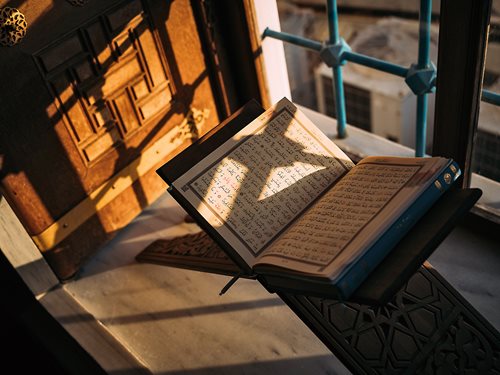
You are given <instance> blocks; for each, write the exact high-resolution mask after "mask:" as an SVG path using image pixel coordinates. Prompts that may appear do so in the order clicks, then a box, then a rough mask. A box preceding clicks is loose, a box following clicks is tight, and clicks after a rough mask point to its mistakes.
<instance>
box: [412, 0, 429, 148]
mask: <svg viewBox="0 0 500 375" xmlns="http://www.w3.org/2000/svg"><path fill="white" fill-rule="evenodd" d="M431 15H432V0H420V15H419V18H420V19H419V36H418V64H417V69H427V68H430V67H431V60H430V43H431ZM416 121H417V124H416V125H417V126H416V145H415V156H424V155H425V145H426V133H427V93H426V92H424V93H421V94H418V95H417V120H416Z"/></svg>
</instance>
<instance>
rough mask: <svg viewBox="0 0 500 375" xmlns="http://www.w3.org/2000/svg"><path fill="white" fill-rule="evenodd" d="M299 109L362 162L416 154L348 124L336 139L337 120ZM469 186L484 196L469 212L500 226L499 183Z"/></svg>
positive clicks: (479, 179)
mask: <svg viewBox="0 0 500 375" xmlns="http://www.w3.org/2000/svg"><path fill="white" fill-rule="evenodd" d="M299 107H300V109H301V110H302V111H303V112H304V113H305V114H306V115H307V117H309V119H310V120H311V121H312V122H313V123H315V124H316V126H318V127H319V128H320V129H321V130H322V131H323V132H324V133H325V134H326V135H327V136H328V137H330V138H332V139H334V140H335V143H336V144H337V145H338V146H339V147H340V148H342V150H344V152H346V153H347V154H349V155H353V156H355V157H357V158H359V159H362V158H364V157H366V156H370V155H392V156H405V157H408V156H410V157H412V156H414V155H415V151H414V150H413V149H411V148H409V147H406V146H402V145H400V144H398V143H395V142H392V141H389V140H388V139H385V138H383V137H380V136H378V135H375V134H372V133H369V132H366V131H364V130H362V129H359V128H356V127H354V126H350V125H347V135H348V136H347V138H345V139H335V138H336V137H337V121H336V120H335V119H332V118H330V117H328V116H325V115H323V114H321V113H318V112H316V111H313V110H311V109H308V108H305V107H302V106H299ZM471 187H477V188H480V189H481V190H482V192H483V195H482V196H481V198H480V199H479V201H478V202H477V203H476V205H475V206H474V208H473V209H472V212H473V213H474V214H476V215H479V216H481V217H484V218H486V219H488V220H491V221H493V222H494V223H497V224H500V201H499V200H498V197H500V183H498V182H496V181H493V180H491V179H489V178H486V177H483V176H480V175H478V174H476V173H473V174H472V178H471Z"/></svg>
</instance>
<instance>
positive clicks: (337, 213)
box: [259, 158, 442, 278]
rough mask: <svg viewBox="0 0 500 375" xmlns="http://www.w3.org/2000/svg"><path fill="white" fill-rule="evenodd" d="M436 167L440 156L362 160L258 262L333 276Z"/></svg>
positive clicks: (422, 185) (429, 179) (369, 241)
mask: <svg viewBox="0 0 500 375" xmlns="http://www.w3.org/2000/svg"><path fill="white" fill-rule="evenodd" d="M436 164H437V165H436ZM440 166H442V161H441V159H440V158H433V159H431V158H426V159H424V158H419V159H417V158H410V159H409V160H403V159H399V158H368V159H365V160H364V161H363V162H362V163H360V164H358V165H357V166H356V167H355V168H353V169H352V170H351V171H350V172H349V173H348V174H347V175H346V176H345V177H344V178H343V179H342V180H341V181H339V182H338V183H337V184H336V185H335V186H334V187H333V188H332V189H331V190H330V191H329V192H327V193H326V194H325V195H324V196H322V197H321V198H320V199H319V200H318V201H317V203H315V204H314V205H313V206H312V207H311V209H309V210H308V211H307V212H306V213H305V214H304V215H303V216H302V217H301V218H300V219H299V220H297V221H296V223H295V224H294V225H293V226H292V227H290V229H289V230H288V231H287V232H285V233H284V234H283V235H282V236H281V237H280V238H279V239H278V240H277V241H276V242H275V243H274V244H273V246H272V247H270V248H269V249H267V250H266V252H265V254H263V256H262V257H261V259H259V264H261V263H262V264H265V263H267V264H273V265H277V266H281V267H287V268H292V269H294V270H296V271H299V272H303V273H310V274H316V275H328V277H330V278H335V277H336V276H338V275H336V272H337V271H338V270H340V269H343V265H345V264H346V263H348V262H351V261H352V260H353V259H354V258H355V257H357V256H359V255H361V253H362V251H363V249H366V248H368V247H369V245H370V244H372V243H374V242H375V240H376V239H377V238H378V237H379V236H380V235H381V234H382V233H383V232H384V230H385V229H387V228H388V227H389V226H390V225H391V224H392V222H394V221H395V219H396V218H398V217H399V215H401V214H402V213H403V212H404V211H405V210H406V208H407V207H408V206H409V205H410V204H411V202H412V201H413V198H416V197H417V196H418V194H420V193H421V192H422V191H423V190H424V189H425V188H426V186H428V185H429V184H430V183H431V182H432V181H433V179H434V175H436V174H437V173H438V171H439V170H440Z"/></svg>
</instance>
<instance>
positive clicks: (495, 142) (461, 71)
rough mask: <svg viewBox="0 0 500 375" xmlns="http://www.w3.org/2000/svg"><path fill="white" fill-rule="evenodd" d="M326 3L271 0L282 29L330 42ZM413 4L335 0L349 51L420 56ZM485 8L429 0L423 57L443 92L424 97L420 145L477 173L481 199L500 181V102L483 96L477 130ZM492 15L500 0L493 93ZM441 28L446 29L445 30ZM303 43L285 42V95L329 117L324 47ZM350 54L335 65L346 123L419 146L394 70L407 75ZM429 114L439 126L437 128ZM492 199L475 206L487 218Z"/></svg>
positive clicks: (393, 58)
mask: <svg viewBox="0 0 500 375" xmlns="http://www.w3.org/2000/svg"><path fill="white" fill-rule="evenodd" d="M422 3H425V1H424V2H422ZM429 3H430V2H429ZM429 3H428V4H429ZM326 4H327V1H326V0H317V1H307V2H303V1H294V0H278V8H279V12H280V21H281V27H282V31H284V32H286V33H290V34H293V35H299V36H302V37H305V38H307V39H310V40H316V41H324V40H328V35H329V33H328V23H327V14H326V13H327V9H326ZM420 4H421V2H420V1H417V0H415V1H414V2H408V1H403V0H401V1H396V2H394V1H387V2H385V1H382V2H376V3H373V2H371V1H368V0H367V1H356V2H350V1H348V0H346V1H340V0H339V1H338V13H339V23H338V25H339V26H338V28H339V34H340V36H341V37H343V38H344V39H345V40H346V42H347V44H348V45H349V46H350V47H351V48H352V51H353V52H355V53H356V52H357V53H361V54H363V55H367V56H370V57H375V58H378V59H381V60H385V61H389V62H390V63H393V64H395V65H397V66H400V67H409V66H410V65H411V64H412V63H415V62H416V61H417V58H418V55H419V52H420V51H419V47H418V38H419V24H418V17H419V8H420ZM489 7H490V3H489V1H484V2H474V1H471V0H460V1H459V2H453V4H452V2H451V1H450V0H442V2H441V4H440V2H438V1H434V3H433V4H432V8H431V20H432V22H431V27H430V43H429V46H430V48H429V55H430V59H431V61H432V62H433V63H434V64H436V65H438V56H439V65H440V66H441V70H439V66H438V71H439V72H441V74H438V77H437V79H436V81H435V83H436V86H437V88H438V90H440V94H441V97H440V99H437V100H436V103H435V95H433V94H430V95H427V96H428V110H427V116H426V118H427V141H426V143H425V144H424V145H423V147H425V152H426V153H428V154H436V155H438V154H439V155H444V156H450V157H453V158H454V159H456V160H458V161H459V163H460V164H461V165H462V166H463V169H464V184H465V185H469V184H470V183H471V172H474V174H473V175H472V186H479V187H481V188H482V189H483V192H484V193H485V194H484V196H485V197H486V196H491V195H492V193H491V192H490V191H489V190H490V189H496V191H497V192H498V193H499V194H500V184H496V182H495V180H496V181H498V180H499V179H500V107H498V106H497V105H494V104H490V103H485V102H482V103H481V106H480V109H481V111H480V114H481V116H480V118H479V125H478V128H477V129H474V126H475V125H474V124H475V121H476V118H477V114H478V111H477V96H478V95H479V93H480V91H479V87H480V86H481V80H482V74H481V67H482V64H483V56H484V48H485V41H486V38H485V36H486V30H487V24H488V21H489V12H490V8H489ZM499 20H500V0H493V5H492V8H491V23H492V26H491V29H490V34H489V37H490V40H489V45H488V47H489V48H488V55H487V60H486V63H485V74H484V88H485V89H487V90H490V91H492V92H496V93H498V92H499V91H500V80H499V78H498V77H499V75H500V72H498V71H497V70H498V69H499V68H498V67H499V66H500V29H499V25H500V21H499ZM439 28H441V29H443V30H444V34H443V35H440V31H439ZM457 30H458V32H457ZM438 43H439V47H440V49H439V50H438ZM299 44H300V43H299ZM308 47H309V50H305V49H301V48H300V47H298V46H295V45H292V44H288V43H287V44H285V52H286V55H287V65H288V72H289V79H290V86H291V95H292V99H293V100H294V101H295V102H297V103H299V104H302V105H304V106H307V107H310V108H313V109H314V110H317V111H320V112H322V113H325V114H327V115H329V116H332V117H336V108H335V107H336V106H335V101H334V100H333V97H334V94H333V82H334V80H333V78H332V69H331V68H329V67H327V66H326V65H325V64H324V63H323V62H322V61H321V58H320V56H319V53H317V52H315V51H311V50H313V49H316V50H319V49H321V47H318V46H317V45H312V44H310V45H308ZM347 60H349V61H348V62H347V65H345V66H344V67H343V68H342V74H343V81H344V85H343V88H344V93H345V108H346V115H347V123H348V124H350V125H353V126H356V127H359V128H361V129H364V130H368V131H371V132H372V133H375V134H378V135H380V136H382V137H384V138H386V139H389V140H391V141H396V142H399V143H401V144H402V145H405V146H408V147H411V148H414V149H415V147H416V148H417V153H418V150H419V146H418V144H417V146H416V145H415V132H416V131H415V124H416V122H418V120H416V118H417V116H416V113H417V112H419V111H417V105H416V102H417V101H416V100H415V95H414V94H413V93H412V92H411V90H410V89H409V88H408V86H409V85H406V84H405V81H404V79H402V78H401V77H404V75H401V74H399V75H400V77H397V76H394V75H392V76H391V75H389V74H387V73H384V72H380V71H374V70H373V69H369V68H366V67H365V66H362V65H358V64H355V63H353V62H352V61H353V60H350V59H347ZM396 75H397V73H396ZM414 91H415V90H414ZM496 100H498V99H496ZM421 113H422V112H421ZM420 117H422V116H420ZM434 121H436V124H438V125H439V126H437V129H435V130H434ZM473 139H475V144H474V145H473V143H472V140H473ZM421 146H422V145H421ZM395 152H400V149H396V151H395ZM475 172H477V174H476V173H475ZM481 176H482V177H481ZM483 177H486V178H483ZM496 185H498V186H496ZM483 201H485V200H484V199H483ZM483 203H485V202H483ZM495 203H496V202H494V201H491V200H488V199H486V203H485V204H479V205H478V207H481V210H486V211H489V213H487V214H486V216H491V209H492V208H493V210H495V209H497V210H498V212H497V213H496V215H498V214H500V209H499V208H498V207H495ZM496 205H497V206H498V203H496Z"/></svg>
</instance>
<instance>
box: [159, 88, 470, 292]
mask: <svg viewBox="0 0 500 375" xmlns="http://www.w3.org/2000/svg"><path fill="white" fill-rule="evenodd" d="M256 108H258V105H257V104H256V103H254V102H251V103H249V104H248V105H247V106H245V107H243V108H242V109H241V110H240V111H239V112H237V113H235V114H234V115H233V116H231V117H230V118H229V119H227V120H226V121H224V122H223V123H221V124H220V125H219V126H217V127H216V128H214V129H213V130H212V131H211V132H209V133H208V134H206V135H205V136H203V137H202V138H200V139H199V140H198V141H197V142H196V143H194V144H193V145H191V146H190V147H188V148H187V149H186V150H184V151H183V152H181V153H180V154H179V155H177V156H176V157H175V158H174V159H172V160H171V161H169V162H167V163H166V164H165V165H163V166H162V167H161V168H160V169H159V170H158V173H159V175H160V176H161V177H162V178H163V179H164V180H165V181H166V182H167V184H168V191H169V192H170V194H171V195H172V196H173V197H174V198H175V199H176V200H177V201H178V203H179V204H180V205H181V206H182V207H184V209H185V210H186V211H187V212H188V213H189V214H190V216H191V217H192V218H193V219H194V220H195V221H196V222H197V223H198V224H199V225H200V227H201V228H202V229H204V230H205V231H206V232H207V233H208V234H209V235H210V236H211V237H212V238H213V240H214V241H215V242H216V243H217V244H218V245H219V246H220V247H221V248H222V249H223V250H224V251H225V252H226V253H227V255H228V256H229V257H230V258H231V259H232V260H233V261H234V262H235V263H236V264H237V265H238V266H239V267H240V268H241V271H242V274H243V275H246V276H250V275H253V276H255V277H256V278H257V279H258V280H260V281H261V283H262V284H263V285H264V286H265V287H266V288H267V289H268V290H269V291H289V292H294V293H299V294H301V293H303V294H306V293H307V294H308V295H318V296H324V297H331V298H342V299H347V298H349V296H350V295H351V294H352V293H353V292H354V291H355V290H356V288H357V287H358V286H359V285H360V284H361V283H362V282H363V280H364V279H365V278H366V277H367V276H368V275H369V274H370V272H371V271H373V270H374V269H375V267H376V266H377V265H378V264H379V263H380V262H382V261H383V259H384V258H385V257H386V255H387V254H388V253H389V252H390V251H391V249H392V248H394V246H395V245H396V244H397V243H398V242H399V241H400V240H401V239H402V238H403V236H404V235H405V234H406V233H407V232H408V231H409V230H410V229H411V227H412V226H413V225H414V224H415V223H416V222H417V221H418V219H419V218H420V217H421V216H422V215H423V214H424V213H425V212H427V211H428V210H429V209H430V208H431V207H432V205H433V204H434V203H435V202H436V201H437V200H438V199H439V197H440V196H441V195H442V194H443V193H444V192H445V191H446V190H447V189H448V188H449V187H450V186H451V185H452V183H453V182H454V181H455V180H456V178H457V177H458V176H459V175H460V170H459V168H458V166H457V165H456V163H454V162H453V161H452V160H451V159H446V158H441V157H432V158H399V157H390V156H372V157H367V158H365V159H363V160H361V161H360V162H359V163H357V164H356V165H355V164H354V163H353V162H352V161H351V160H350V159H349V158H348V157H347V155H346V154H345V153H344V152H343V151H342V150H341V149H340V148H339V147H337V146H336V145H335V143H334V142H333V141H331V140H330V139H329V138H327V137H326V136H325V135H324V134H323V133H322V132H321V131H320V130H319V129H318V128H317V127H316V126H315V125H314V124H313V123H312V122H311V121H310V120H308V119H307V117H306V116H305V115H304V114H303V113H302V112H301V111H300V110H299V109H298V108H297V107H296V106H294V105H293V104H292V103H291V102H290V101H288V100H287V99H285V98H284V99H282V100H281V101H279V102H278V103H277V104H276V105H274V106H273V107H271V108H269V109H268V110H266V111H264V112H262V113H261V114H260V115H258V116H257V117H255V116H254V114H255V113H256V111H257V113H260V112H261V110H258V109H256Z"/></svg>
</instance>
